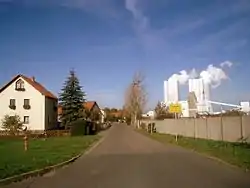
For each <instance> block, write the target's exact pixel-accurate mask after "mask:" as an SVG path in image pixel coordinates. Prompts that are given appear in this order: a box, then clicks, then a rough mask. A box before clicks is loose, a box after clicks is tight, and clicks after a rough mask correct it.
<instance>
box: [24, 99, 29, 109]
mask: <svg viewBox="0 0 250 188" xmlns="http://www.w3.org/2000/svg"><path fill="white" fill-rule="evenodd" d="M23 108H24V109H26V110H28V109H30V100H29V99H24V103H23Z"/></svg>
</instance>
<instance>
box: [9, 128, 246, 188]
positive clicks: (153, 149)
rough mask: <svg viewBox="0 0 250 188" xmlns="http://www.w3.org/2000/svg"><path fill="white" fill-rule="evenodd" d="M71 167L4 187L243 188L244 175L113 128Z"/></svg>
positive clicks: (208, 160)
mask: <svg viewBox="0 0 250 188" xmlns="http://www.w3.org/2000/svg"><path fill="white" fill-rule="evenodd" d="M105 134H106V135H105V139H104V141H103V142H102V143H101V144H100V145H99V146H98V147H96V148H95V149H94V150H92V151H91V152H90V153H89V154H87V155H84V156H83V157H82V158H80V159H79V160H77V161H76V162H75V163H73V164H72V165H70V166H68V167H65V168H63V169H60V170H57V171H56V172H54V173H50V174H47V175H46V176H44V177H37V178H32V179H30V180H25V181H23V182H20V183H14V184H11V185H8V186H6V187H5V188H249V187H250V175H249V174H246V173H244V172H242V171H241V170H239V169H237V168H233V167H230V166H227V165H225V164H222V163H220V162H218V161H214V160H212V159H209V158H206V157H204V156H201V155H199V154H196V153H193V152H191V151H188V150H185V149H181V148H179V147H175V146H171V145H169V146H165V145H162V144H161V143H158V142H157V141H154V140H151V139H150V138H147V137H145V136H143V135H141V134H139V133H137V132H134V131H133V130H132V129H131V128H130V127H128V126H126V125H122V124H116V125H114V126H113V127H111V129H110V130H108V131H107V132H106V133H105Z"/></svg>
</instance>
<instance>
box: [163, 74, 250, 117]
mask: <svg viewBox="0 0 250 188" xmlns="http://www.w3.org/2000/svg"><path fill="white" fill-rule="evenodd" d="M188 88H189V94H187V100H179V82H178V80H177V79H175V78H174V77H171V78H169V80H167V81H164V103H165V104H166V106H167V107H169V105H170V104H179V105H181V108H182V114H181V116H182V117H193V116H195V115H196V114H197V113H198V114H215V113H216V112H214V110H213V107H212V104H214V105H220V106H221V110H222V106H227V107H232V108H234V109H235V110H240V111H243V112H246V113H249V112H250V103H249V102H241V103H240V105H234V104H228V103H222V102H215V101H212V100H211V98H210V94H211V88H210V84H209V83H207V82H205V80H204V79H203V78H197V79H189V80H188ZM217 113H218V112H217Z"/></svg>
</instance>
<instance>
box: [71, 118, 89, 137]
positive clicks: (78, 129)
mask: <svg viewBox="0 0 250 188" xmlns="http://www.w3.org/2000/svg"><path fill="white" fill-rule="evenodd" d="M87 126H88V123H87V122H86V121H85V120H82V119H79V120H76V121H74V122H72V123H71V128H70V134H71V136H82V135H86V134H88V132H87Z"/></svg>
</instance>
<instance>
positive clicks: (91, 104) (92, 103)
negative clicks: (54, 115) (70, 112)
mask: <svg viewBox="0 0 250 188" xmlns="http://www.w3.org/2000/svg"><path fill="white" fill-rule="evenodd" d="M95 104H96V105H97V103H96V102H95V101H87V102H85V103H83V107H84V108H85V109H87V110H91V109H92V108H93V107H94V106H95ZM57 112H58V115H61V114H62V107H61V106H60V105H58V108H57Z"/></svg>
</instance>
